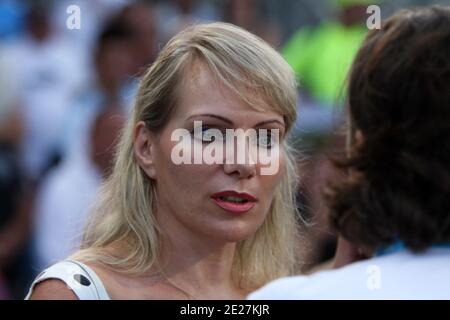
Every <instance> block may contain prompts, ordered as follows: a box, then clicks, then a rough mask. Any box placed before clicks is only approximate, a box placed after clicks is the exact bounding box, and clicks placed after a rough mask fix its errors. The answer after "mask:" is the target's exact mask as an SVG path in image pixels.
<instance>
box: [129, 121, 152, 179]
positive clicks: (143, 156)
mask: <svg viewBox="0 0 450 320" xmlns="http://www.w3.org/2000/svg"><path fill="white" fill-rule="evenodd" d="M153 138H154V135H153V133H152V132H151V131H150V130H148V128H147V127H146V126H145V122H144V121H139V122H138V124H137V125H136V126H135V127H134V135H133V142H134V155H135V157H136V160H137V162H138V164H139V166H140V167H141V169H142V170H144V172H145V173H146V174H147V175H148V176H149V177H150V178H152V179H156V170H155V159H154V155H155V152H154V149H155V141H156V140H155V139H153Z"/></svg>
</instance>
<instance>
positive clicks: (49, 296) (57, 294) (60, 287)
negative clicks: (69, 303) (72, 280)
mask: <svg viewBox="0 0 450 320" xmlns="http://www.w3.org/2000/svg"><path fill="white" fill-rule="evenodd" d="M30 300H78V297H77V296H76V295H75V293H74V292H73V291H72V290H71V289H70V288H69V287H68V286H67V285H66V284H65V283H64V282H63V281H61V280H57V279H47V280H43V281H42V282H39V283H38V284H36V286H35V287H34V289H33V293H32V294H31V297H30Z"/></svg>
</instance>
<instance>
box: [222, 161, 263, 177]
mask: <svg viewBox="0 0 450 320" xmlns="http://www.w3.org/2000/svg"><path fill="white" fill-rule="evenodd" d="M223 171H224V172H225V173H226V174H228V175H237V176H238V177H239V178H240V179H249V178H251V177H254V176H255V175H256V165H255V164H249V163H247V164H238V163H233V164H228V163H225V164H224V165H223Z"/></svg>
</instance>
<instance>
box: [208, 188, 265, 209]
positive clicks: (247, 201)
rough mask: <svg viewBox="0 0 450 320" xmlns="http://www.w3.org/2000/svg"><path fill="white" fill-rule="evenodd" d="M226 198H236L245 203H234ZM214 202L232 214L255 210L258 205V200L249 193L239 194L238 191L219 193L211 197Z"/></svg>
mask: <svg viewBox="0 0 450 320" xmlns="http://www.w3.org/2000/svg"><path fill="white" fill-rule="evenodd" d="M224 197H234V198H239V199H242V200H244V202H234V201H230V200H226V199H224ZM211 198H212V199H213V201H214V202H215V203H216V204H217V205H218V206H219V207H221V208H222V209H224V210H226V211H229V212H232V213H244V212H247V211H249V210H250V209H251V208H253V207H254V206H255V204H256V198H255V197H253V196H252V195H249V194H248V193H239V192H236V191H224V192H219V193H216V194H214V195H212V196H211Z"/></svg>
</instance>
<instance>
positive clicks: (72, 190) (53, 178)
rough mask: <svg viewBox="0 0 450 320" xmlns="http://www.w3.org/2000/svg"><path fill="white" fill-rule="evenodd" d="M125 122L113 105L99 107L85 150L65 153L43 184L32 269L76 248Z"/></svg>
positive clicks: (36, 215) (89, 128)
mask: <svg viewBox="0 0 450 320" xmlns="http://www.w3.org/2000/svg"><path fill="white" fill-rule="evenodd" d="M124 118H125V117H124V114H123V110H122V109H121V108H120V106H118V105H117V104H115V103H114V102H113V101H111V102H110V103H109V104H107V105H105V106H103V107H102V108H99V109H98V111H97V115H96V116H95V117H94V118H93V119H91V120H88V121H89V124H88V125H87V127H88V132H89V134H88V136H87V141H84V142H83V145H85V148H86V149H85V151H84V152H81V154H79V155H75V153H73V152H72V153H70V156H68V157H65V158H64V159H63V160H62V162H61V163H60V164H59V165H58V166H57V167H56V168H54V169H53V170H52V171H51V172H49V174H48V175H47V176H46V178H45V179H44V180H43V182H42V184H41V188H40V190H39V193H38V195H37V197H36V212H35V214H34V225H35V240H34V245H35V248H36V255H37V259H38V261H37V265H35V267H36V268H38V269H42V268H45V267H48V266H49V265H50V264H53V263H55V262H57V261H59V260H61V259H63V258H64V257H66V256H68V255H70V254H71V253H73V252H74V251H75V250H76V249H78V248H79V245H80V240H81V239H80V237H81V234H82V230H83V227H84V225H85V223H86V218H87V213H88V210H89V207H90V204H91V203H92V202H93V200H94V198H95V196H96V194H97V191H98V188H99V187H100V184H101V183H102V181H103V180H104V179H106V178H107V177H108V175H109V173H110V169H111V165H112V158H113V152H114V142H115V140H116V138H117V137H118V133H119V131H120V129H121V128H122V124H123V121H124Z"/></svg>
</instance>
